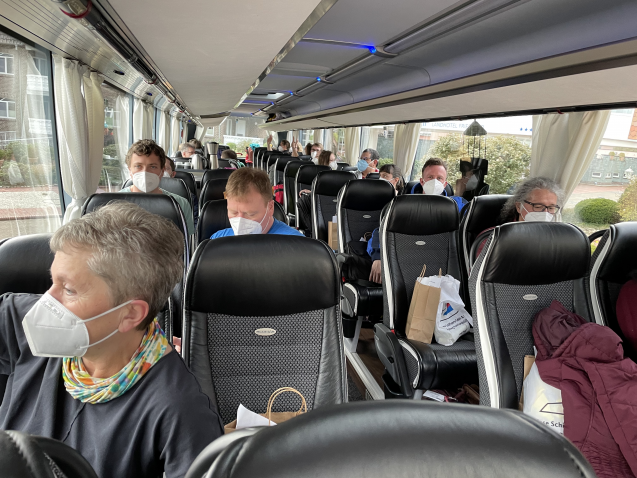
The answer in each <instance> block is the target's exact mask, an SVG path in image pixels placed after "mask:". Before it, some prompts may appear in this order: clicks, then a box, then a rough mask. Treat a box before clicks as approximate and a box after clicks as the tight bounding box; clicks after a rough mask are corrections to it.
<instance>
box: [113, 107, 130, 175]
mask: <svg viewBox="0 0 637 478" xmlns="http://www.w3.org/2000/svg"><path fill="white" fill-rule="evenodd" d="M115 109H116V110H117V111H119V116H118V117H117V121H116V122H115V144H116V145H117V154H118V157H119V162H120V165H121V168H122V174H123V177H124V178H126V179H128V176H129V172H128V168H127V167H126V162H125V161H126V154H127V153H128V149H129V148H130V138H129V136H130V99H129V97H128V96H127V95H117V99H116V100H115Z"/></svg>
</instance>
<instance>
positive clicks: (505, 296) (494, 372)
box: [469, 222, 593, 409]
mask: <svg viewBox="0 0 637 478" xmlns="http://www.w3.org/2000/svg"><path fill="white" fill-rule="evenodd" d="M589 261H590V245H589V242H588V238H587V237H586V235H585V234H584V233H583V232H582V231H581V230H579V229H578V228H577V227H575V226H572V225H570V224H562V223H542V222H531V223H525V222H517V223H509V224H504V225H502V226H498V227H496V228H495V229H494V231H493V234H492V235H491V237H490V238H489V240H488V241H487V243H486V245H485V247H484V248H483V250H482V252H481V253H480V255H479V256H478V260H477V261H476V263H475V264H474V266H473V268H472V269H471V275H470V277H469V293H470V296H471V304H472V308H473V311H474V313H473V323H474V333H475V337H476V352H477V357H478V372H479V380H480V403H481V404H482V405H487V406H491V407H494V408H513V409H517V408H518V404H519V401H520V393H521V391H522V380H523V370H524V356H525V355H533V335H532V330H531V328H532V324H533V319H534V318H535V315H536V314H537V313H538V312H539V311H540V310H541V309H543V308H545V307H548V306H549V305H550V304H551V302H552V301H553V300H558V301H560V302H561V303H562V304H563V305H564V307H566V308H567V309H568V310H570V311H573V312H575V313H577V314H579V315H581V316H582V317H584V318H585V319H586V320H591V319H592V317H593V315H592V309H591V303H590V299H589V296H588V293H587V290H586V278H587V276H588V269H589Z"/></svg>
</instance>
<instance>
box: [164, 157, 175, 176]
mask: <svg viewBox="0 0 637 478" xmlns="http://www.w3.org/2000/svg"><path fill="white" fill-rule="evenodd" d="M176 174H177V168H176V167H175V162H174V161H173V160H172V159H171V158H169V157H166V167H165V168H164V177H165V178H174V177H175V176H176Z"/></svg>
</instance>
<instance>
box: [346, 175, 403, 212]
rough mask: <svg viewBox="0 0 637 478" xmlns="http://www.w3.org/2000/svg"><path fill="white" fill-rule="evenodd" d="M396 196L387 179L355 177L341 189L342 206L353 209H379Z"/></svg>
mask: <svg viewBox="0 0 637 478" xmlns="http://www.w3.org/2000/svg"><path fill="white" fill-rule="evenodd" d="M394 196H396V191H395V190H394V188H393V186H392V185H391V184H389V183H388V182H387V181H370V180H369V179H355V180H352V181H350V182H349V183H347V186H345V188H344V189H343V194H342V196H341V200H340V204H341V207H342V208H345V209H353V210H355V211H379V210H381V209H382V208H383V207H385V204H387V203H388V202H390V201H391V200H392V199H394Z"/></svg>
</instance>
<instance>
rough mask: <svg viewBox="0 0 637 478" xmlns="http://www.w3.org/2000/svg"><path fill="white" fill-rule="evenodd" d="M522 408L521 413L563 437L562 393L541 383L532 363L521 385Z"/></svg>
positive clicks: (538, 373) (535, 367) (534, 364)
mask: <svg viewBox="0 0 637 478" xmlns="http://www.w3.org/2000/svg"><path fill="white" fill-rule="evenodd" d="M522 388H523V390H524V406H523V409H522V411H523V412H524V413H526V414H527V415H529V416H531V417H533V418H535V419H536V420H539V421H541V422H542V423H544V424H545V425H546V426H548V427H549V428H552V429H553V431H555V432H557V433H559V434H560V435H564V407H563V406H562V392H561V391H560V389H559V388H555V387H553V386H551V385H549V384H548V383H546V382H544V381H542V379H541V378H540V372H539V371H538V369H537V364H536V363H533V365H532V366H531V370H530V371H529V374H528V375H527V377H526V378H525V379H524V383H523V384H522Z"/></svg>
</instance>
